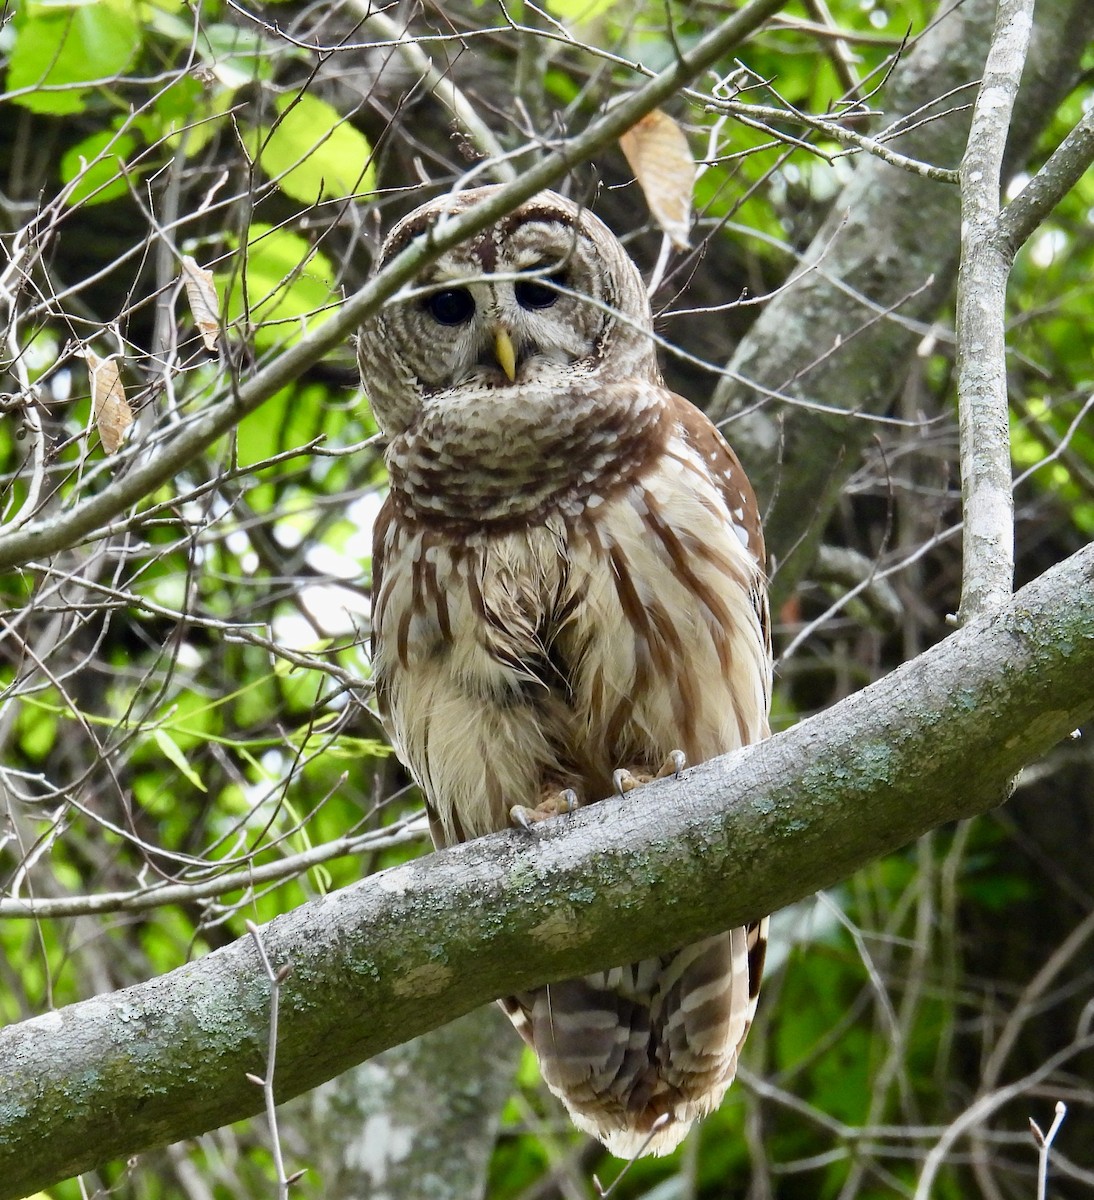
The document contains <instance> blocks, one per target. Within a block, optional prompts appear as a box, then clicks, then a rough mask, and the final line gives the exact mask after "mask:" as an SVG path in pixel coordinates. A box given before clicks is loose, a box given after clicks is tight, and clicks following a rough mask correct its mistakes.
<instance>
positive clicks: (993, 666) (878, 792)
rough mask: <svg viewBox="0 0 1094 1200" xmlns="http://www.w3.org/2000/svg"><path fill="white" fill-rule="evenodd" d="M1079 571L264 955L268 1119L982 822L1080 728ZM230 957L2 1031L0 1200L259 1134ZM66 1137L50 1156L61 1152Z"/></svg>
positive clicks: (341, 906)
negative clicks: (271, 1053)
mask: <svg viewBox="0 0 1094 1200" xmlns="http://www.w3.org/2000/svg"><path fill="white" fill-rule="evenodd" d="M1092 678H1094V546H1090V547H1087V548H1086V549H1085V550H1083V551H1081V552H1080V553H1078V554H1076V555H1074V556H1073V557H1072V558H1070V559H1068V560H1067V561H1066V562H1064V563H1062V564H1060V565H1059V566H1057V567H1054V568H1053V569H1052V570H1050V571H1048V572H1047V573H1046V574H1045V575H1043V576H1042V577H1041V578H1040V579H1038V580H1036V581H1035V582H1034V583H1032V584H1030V585H1029V586H1027V587H1026V588H1024V589H1022V591H1020V592H1019V593H1018V594H1017V595H1015V596H1013V597H1012V598H1010V599H1009V600H1008V601H1007V602H1006V603H1005V604H1004V605H1003V606H1001V607H1000V608H998V609H996V610H994V611H993V612H992V613H991V614H989V615H987V616H985V617H982V618H979V619H977V620H974V621H972V622H971V623H969V624H968V625H966V626H965V627H964V628H962V629H961V630H959V631H958V632H956V633H954V634H953V635H952V636H951V637H949V638H948V639H947V640H946V641H944V642H942V643H940V644H939V645H938V646H936V647H934V648H933V649H932V650H930V651H928V652H927V653H926V654H923V655H921V656H920V657H919V658H917V659H915V660H914V661H912V662H910V663H907V664H906V665H905V666H903V667H901V668H899V669H898V670H896V671H894V672H893V673H892V674H891V675H889V676H887V677H886V678H884V679H882V680H879V681H878V682H877V683H875V684H873V685H871V686H870V687H868V688H866V689H864V690H863V691H862V692H859V693H857V694H856V695H854V696H851V697H849V698H848V699H846V700H844V701H842V702H841V703H840V704H838V705H836V706H835V707H833V708H832V709H830V710H829V711H828V712H826V713H823V714H822V715H820V716H818V717H814V718H813V719H811V720H808V721H804V722H802V723H801V724H799V725H797V726H795V727H794V728H793V729H790V730H788V731H787V732H785V733H782V734H779V735H778V736H776V737H774V738H771V739H770V740H769V741H767V742H763V743H761V744H759V745H755V746H751V747H748V748H747V749H745V750H743V751H741V752H739V753H737V754H734V755H730V756H727V757H724V758H720V759H716V760H714V761H712V762H709V763H706V764H703V765H701V766H698V767H696V768H694V769H692V770H690V771H689V772H688V778H687V781H686V782H685V783H683V784H680V783H677V782H675V781H672V780H667V781H662V782H659V783H656V784H651V785H649V788H650V790H649V791H647V792H645V793H644V794H643V798H642V803H641V804H636V803H633V800H631V801H628V800H622V801H619V800H607V801H603V802H601V803H600V804H597V805H594V806H592V807H590V808H587V809H583V810H581V811H579V812H578V813H576V814H575V815H574V816H573V817H570V818H567V819H565V820H560V821H557V822H552V823H549V824H548V825H547V826H545V827H544V828H543V831H542V833H541V834H540V835H539V836H536V837H532V838H529V837H528V836H527V835H525V834H522V833H517V832H510V833H501V834H497V835H494V836H492V837H488V838H482V839H479V840H477V841H475V842H471V843H468V844H467V845H463V846H459V847H455V848H453V849H450V850H446V851H443V852H441V853H439V854H435V855H430V856H428V857H426V858H422V859H418V860H416V861H414V862H411V863H408V864H406V865H405V866H402V867H397V868H394V869H392V870H389V871H385V872H382V873H380V874H379V875H375V876H373V877H371V878H369V879H366V880H364V881H363V882H362V883H360V884H358V885H355V886H353V887H350V888H346V889H344V890H342V891H340V892H336V893H334V894H332V895H329V896H326V897H323V898H322V899H320V900H316V901H314V902H312V903H309V904H305V905H303V906H302V907H301V908H299V909H297V910H295V911H294V912H292V913H289V914H287V915H285V916H283V917H279V918H278V919H276V920H275V921H273V922H271V923H270V924H269V925H268V926H266V927H265V928H264V929H263V931H262V937H263V942H264V945H265V946H266V948H267V952H268V953H269V956H270V960H271V963H272V964H273V966H274V969H275V970H279V969H280V968H282V967H284V966H286V965H289V964H291V966H292V968H293V970H292V974H291V976H289V977H288V978H287V979H285V982H284V984H283V988H282V994H281V996H280V1006H281V1007H280V1041H279V1045H278V1063H277V1080H276V1086H277V1091H278V1099H280V1100H283V1099H286V1098H288V1097H290V1096H292V1095H296V1094H298V1093H300V1092H302V1091H304V1090H305V1089H307V1088H310V1087H313V1086H315V1085H316V1084H317V1083H319V1082H321V1081H322V1080H324V1079H328V1078H331V1077H332V1076H334V1075H336V1074H338V1073H339V1072H340V1071H343V1070H345V1069H346V1067H347V1066H349V1065H350V1064H352V1063H354V1062H357V1061H360V1060H362V1059H364V1058H366V1057H368V1056H370V1055H373V1054H376V1053H377V1052H378V1051H380V1050H382V1049H384V1048H386V1047H388V1046H392V1045H394V1044H396V1043H398V1042H401V1041H404V1040H405V1039H407V1038H408V1037H412V1036H415V1035H417V1034H419V1033H421V1032H423V1031H425V1030H427V1029H430V1028H433V1027H436V1026H437V1025H439V1024H441V1023H442V1022H445V1021H448V1020H451V1019H452V1018H454V1017H456V1016H458V1015H460V1014H462V1013H465V1012H468V1011H470V1010H471V1009H473V1008H475V1007H476V1006H478V1005H480V1004H483V1003H485V1002H486V1001H488V1000H490V999H492V998H493V997H495V996H499V995H505V994H508V993H511V992H513V991H516V990H520V989H524V988H528V987H533V986H537V985H540V984H543V983H545V982H547V981H550V980H554V979H559V978H564V977H567V976H571V975H575V974H581V973H583V972H588V971H591V970H595V969H601V968H603V967H605V966H606V965H608V964H611V963H618V962H621V961H630V960H633V959H635V958H639V957H644V956H648V955H653V954H659V953H663V952H665V951H667V950H668V949H669V948H670V947H673V946H677V945H681V944H683V943H685V942H688V941H692V940H696V939H698V938H701V937H704V936H707V935H709V934H712V933H714V932H715V931H716V930H720V929H725V928H727V927H729V926H731V925H735V924H740V923H742V922H744V921H748V920H753V919H755V918H756V917H758V916H759V915H760V914H762V913H765V912H770V911H773V910H774V909H776V908H778V907H780V906H782V905H785V904H788V903H790V902H792V901H794V900H797V899H800V898H801V897H802V896H805V895H808V894H810V893H811V892H813V891H815V890H816V889H818V888H822V887H827V886H829V885H831V884H833V883H835V882H837V881H838V880H840V879H842V878H844V877H845V876H846V875H847V874H848V873H850V872H851V871H853V870H854V869H856V868H857V867H859V866H861V865H863V864H864V863H867V862H869V861H871V860H872V859H874V858H876V857H877V856H878V855H880V854H884V853H886V852H888V851H891V850H894V849H896V848H897V847H899V846H902V845H904V844H906V843H907V842H908V841H910V840H912V839H913V838H915V837H917V836H919V835H920V834H922V833H923V832H924V831H926V830H928V829H930V828H932V827H934V826H936V825H938V824H940V823H943V822H946V821H952V820H956V819H959V818H964V817H968V816H971V815H974V814H976V813H979V812H982V811H985V810H986V809H988V808H990V807H991V806H993V805H995V804H996V803H998V801H999V799H1000V797H1001V796H1003V795H1004V794H1005V792H1006V789H1007V787H1008V781H1009V780H1010V779H1011V778H1012V777H1013V776H1014V775H1015V774H1016V773H1017V771H1018V770H1019V769H1020V768H1021V767H1022V766H1023V765H1024V764H1026V763H1028V762H1029V761H1031V760H1032V759H1034V758H1036V757H1037V756H1039V755H1041V754H1043V753H1044V752H1045V751H1046V750H1048V749H1049V748H1051V747H1052V746H1053V745H1054V744H1055V743H1056V742H1057V741H1059V740H1060V738H1062V737H1064V736H1066V735H1067V733H1068V732H1069V731H1070V730H1072V729H1074V728H1076V727H1077V726H1078V725H1080V724H1081V723H1082V722H1083V721H1085V720H1087V719H1089V718H1090V717H1091V716H1094V689H1092V688H1091V684H1090V681H1091V679H1092ZM268 1006H269V987H268V981H267V979H266V976H265V974H264V973H263V970H262V968H261V965H260V963H259V961H258V957H257V953H256V951H255V947H254V944H253V941H252V939H251V938H250V937H247V938H243V939H240V940H239V941H238V942H235V943H234V944H232V945H231V946H227V947H225V948H223V949H221V950H217V951H215V952H214V953H212V954H209V955H208V956H207V957H205V958H203V959H201V960H200V961H198V962H194V963H190V964H187V965H186V966H183V967H180V968H179V969H178V970H176V971H173V972H171V973H170V974H169V975H166V976H164V977H162V978H159V979H154V980H151V981H149V982H148V983H144V984H140V985H138V986H136V987H132V988H127V989H126V990H124V991H121V992H118V993H115V994H112V995H105V996H99V997H96V998H94V999H91V1000H86V1001H83V1002H81V1003H79V1004H74V1005H71V1006H69V1007H68V1008H64V1009H62V1010H60V1011H59V1012H54V1013H49V1014H47V1015H45V1016H41V1017H37V1018H35V1019H33V1020H30V1021H25V1022H22V1023H21V1024H19V1025H14V1026H10V1027H9V1028H7V1029H4V1030H2V1031H0V1098H2V1099H0V1168H2V1169H0V1200H8V1198H15V1197H19V1196H23V1195H26V1194H28V1193H30V1192H33V1191H34V1190H35V1189H38V1188H41V1187H45V1186H47V1185H48V1184H50V1183H52V1182H54V1181H56V1180H58V1179H60V1178H64V1177H66V1176H69V1175H72V1174H75V1173H77V1172H79V1171H83V1170H87V1169H89V1168H91V1167H93V1166H94V1165H96V1164H97V1163H101V1162H104V1161H108V1160H110V1159H112V1158H116V1157H118V1156H121V1155H128V1154H132V1153H135V1152H137V1151H139V1150H141V1149H145V1148H148V1147H151V1146H155V1145H159V1144H162V1143H164V1142H169V1141H174V1140H177V1139H179V1138H182V1137H186V1136H190V1135H194V1134H197V1133H199V1132H201V1131H202V1130H205V1129H208V1128H211V1127H214V1126H217V1125H220V1124H223V1123H225V1122H228V1121H234V1120H238V1119H239V1118H241V1117H244V1116H248V1115H250V1114H252V1113H254V1112H255V1111H257V1110H258V1109H259V1108H260V1107H261V1104H262V1099H261V1096H259V1095H256V1091H255V1088H254V1087H253V1085H252V1084H251V1083H249V1082H248V1080H247V1078H246V1073H247V1072H248V1071H249V1072H252V1073H260V1072H261V1070H262V1065H263V1062H264V1055H265V1050H266V1037H267V1031H268ZM60 1130H63V1136H60V1135H59V1133H58V1131H60Z"/></svg>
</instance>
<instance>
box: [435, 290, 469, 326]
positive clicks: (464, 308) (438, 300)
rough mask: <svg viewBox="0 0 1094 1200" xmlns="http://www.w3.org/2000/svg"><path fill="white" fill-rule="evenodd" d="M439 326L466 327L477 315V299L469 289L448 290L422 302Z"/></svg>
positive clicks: (436, 293)
mask: <svg viewBox="0 0 1094 1200" xmlns="http://www.w3.org/2000/svg"><path fill="white" fill-rule="evenodd" d="M422 308H424V309H425V311H426V312H427V313H429V315H430V316H431V317H432V318H433V320H434V321H436V322H437V324H438V325H466V324H467V322H468V321H470V320H471V318H472V317H473V316H474V315H475V299H474V297H473V296H472V295H471V293H470V292H469V291H468V290H467V288H446V289H445V290H444V291H443V292H434V293H433V295H432V296H426V298H425V299H424V300H423V301H422Z"/></svg>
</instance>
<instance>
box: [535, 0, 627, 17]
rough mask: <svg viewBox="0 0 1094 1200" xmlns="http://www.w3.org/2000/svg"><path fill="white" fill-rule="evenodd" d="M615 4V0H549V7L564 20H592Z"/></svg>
mask: <svg viewBox="0 0 1094 1200" xmlns="http://www.w3.org/2000/svg"><path fill="white" fill-rule="evenodd" d="M614 4H615V0H547V9H548V11H549V12H552V13H554V15H555V16H556V17H561V18H562V19H563V20H564V21H592V20H593V19H594V18H596V17H599V16H600V15H601V14H602V13H606V12H607V11H608V9H609V8H611V7H612V6H613V5H614Z"/></svg>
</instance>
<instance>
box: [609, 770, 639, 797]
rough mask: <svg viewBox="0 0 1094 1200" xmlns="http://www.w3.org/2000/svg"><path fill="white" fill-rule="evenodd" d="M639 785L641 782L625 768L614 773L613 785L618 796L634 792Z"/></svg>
mask: <svg viewBox="0 0 1094 1200" xmlns="http://www.w3.org/2000/svg"><path fill="white" fill-rule="evenodd" d="M638 784H639V780H637V779H635V777H634V776H633V775H632V774H631V773H630V771H628V770H627V769H626V768H625V767H620V768H619V769H618V770H616V771H613V772H612V785H613V786H614V788H615V794H616V795H617V796H625V795H626V794H627V793H628V792H633V791H634V789H635V788H636V787H638Z"/></svg>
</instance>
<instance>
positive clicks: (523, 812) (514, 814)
mask: <svg viewBox="0 0 1094 1200" xmlns="http://www.w3.org/2000/svg"><path fill="white" fill-rule="evenodd" d="M509 820H510V821H511V822H512V823H513V824H514V825H515V826H516V827H517V828H518V829H523V830H524V832H525V833H532V832H533V830H534V829H535V823H536V821H537V820H539V818H537V816H536V813H535V809H532V808H529V807H528V806H527V805H526V804H514V805H513V807H512V808H511V809H510V810H509Z"/></svg>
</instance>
